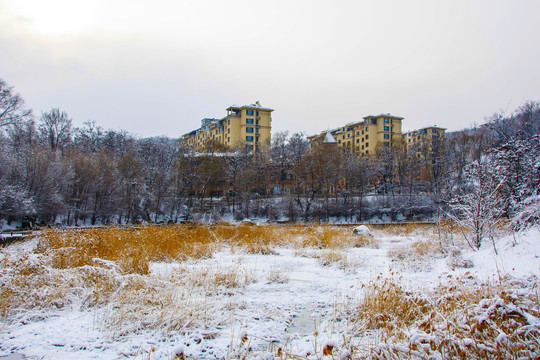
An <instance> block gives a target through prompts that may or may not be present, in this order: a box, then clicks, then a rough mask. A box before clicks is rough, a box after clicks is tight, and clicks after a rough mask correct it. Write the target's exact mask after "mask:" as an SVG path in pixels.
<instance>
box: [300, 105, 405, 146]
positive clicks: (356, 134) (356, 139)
mask: <svg viewBox="0 0 540 360" xmlns="http://www.w3.org/2000/svg"><path fill="white" fill-rule="evenodd" d="M402 120H403V118H402V117H399V116H393V115H390V114H379V115H368V116H365V117H363V120H362V121H358V122H352V123H349V124H347V125H345V126H343V127H339V128H336V129H332V130H328V131H323V132H321V133H320V134H318V135H313V136H310V137H308V140H309V142H310V146H311V148H314V147H317V146H319V145H321V144H322V143H323V142H324V139H325V137H326V134H327V132H330V133H331V134H332V136H333V137H334V139H335V140H336V141H337V144H338V147H339V148H341V149H343V150H347V151H349V152H351V153H354V154H357V155H371V154H375V153H376V149H377V146H393V145H394V144H395V143H398V142H401V139H402V134H401V125H402V124H401V123H402Z"/></svg>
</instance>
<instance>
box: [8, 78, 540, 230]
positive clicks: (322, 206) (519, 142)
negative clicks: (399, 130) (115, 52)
mask: <svg viewBox="0 0 540 360" xmlns="http://www.w3.org/2000/svg"><path fill="white" fill-rule="evenodd" d="M0 129H1V130H2V131H1V133H0V219H4V220H6V221H25V222H26V221H32V222H34V223H46V224H51V223H62V224H66V225H81V224H98V223H99V224H100V223H104V224H108V223H133V222H138V221H143V222H169V221H170V222H179V221H185V220H202V221H219V220H220V219H222V218H224V217H234V218H235V219H243V218H253V217H263V218H267V219H270V220H290V221H294V220H302V221H329V220H331V219H342V220H346V221H350V222H359V221H366V220H370V219H373V218H378V219H382V220H384V221H388V220H394V221H396V220H398V221H399V220H404V219H434V218H439V217H445V216H457V217H460V218H464V217H471V216H472V215H471V214H468V213H467V209H468V208H467V206H469V207H471V206H472V205H471V204H472V202H473V201H474V199H472V198H471V197H472V194H477V193H478V192H479V186H480V185H479V184H483V185H485V186H486V187H487V188H486V189H485V192H486V194H488V193H489V194H491V195H493V198H494V199H496V202H493V201H495V200H493V201H492V203H491V205H493V204H496V206H491V208H493V209H497V211H495V212H494V213H493V214H491V215H489V216H492V217H504V216H506V217H508V218H516V217H523V216H525V215H524V214H528V215H527V216H528V219H529V222H530V219H534V217H535V216H536V215H534V211H532V213H531V209H534V206H535V205H534V204H536V203H537V201H536V200H534V199H535V197H537V196H538V190H539V184H540V161H539V159H540V144H539V139H540V138H539V136H540V105H539V103H538V102H527V103H525V104H523V105H522V106H521V107H520V108H519V109H518V110H516V112H515V113H513V114H510V115H505V114H494V115H493V116H491V117H490V118H488V119H487V122H486V123H485V124H484V125H482V126H479V127H474V128H471V129H465V130H461V131H456V132H452V133H447V135H446V137H443V138H440V137H439V138H437V139H434V140H433V141H430V142H429V143H423V144H420V145H419V146H418V147H417V148H416V150H415V152H414V153H413V154H411V153H408V152H407V148H406V144H405V143H397V144H395V146H392V147H381V148H379V149H378V151H377V154H376V155H375V156H364V157H359V156H356V155H354V154H350V153H346V152H343V151H341V150H339V149H338V148H335V147H334V148H332V147H325V146H321V147H317V148H314V149H310V148H309V144H308V141H307V138H306V136H305V134H301V133H295V134H292V135H289V134H288V133H287V132H278V133H276V134H273V136H272V141H271V143H270V144H268V146H266V147H265V149H264V150H263V151H260V152H257V153H254V154H253V153H251V152H248V151H246V150H245V149H244V148H242V147H239V148H236V149H223V148H221V147H220V146H219V145H218V144H212V143H209V144H208V145H209V146H208V152H206V153H204V154H197V153H193V152H192V151H190V149H187V148H179V147H178V141H177V139H171V138H167V137H154V138H139V137H136V136H134V135H132V134H129V133H128V132H126V131H115V130H105V129H103V128H102V127H100V126H98V125H97V124H96V123H95V122H94V121H87V122H85V123H84V125H83V126H82V127H80V128H79V127H75V126H73V121H72V119H71V118H70V117H69V115H68V114H67V113H66V112H65V111H62V110H61V109H59V108H52V109H51V110H49V111H46V112H42V113H41V114H40V115H39V116H36V115H34V114H32V112H31V111H30V110H28V109H26V108H25V104H24V100H23V99H22V97H21V96H20V95H19V94H17V93H15V91H14V89H13V87H11V86H9V85H8V84H7V83H5V82H4V81H1V80H0ZM225 150H226V151H225ZM486 197H489V196H487V195H485V196H484V198H486ZM526 204H529V205H528V206H529V207H528V208H527V206H526ZM531 204H533V205H531ZM488 205H489V204H488ZM531 206H532V208H531ZM526 208H527V209H528V210H527V211H528V213H527V211H526V210H525V209H526ZM489 216H488V217H489Z"/></svg>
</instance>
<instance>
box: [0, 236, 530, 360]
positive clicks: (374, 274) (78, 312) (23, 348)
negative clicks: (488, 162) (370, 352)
mask: <svg viewBox="0 0 540 360" xmlns="http://www.w3.org/2000/svg"><path fill="white" fill-rule="evenodd" d="M373 234H374V236H375V239H376V241H377V242H378V247H361V248H350V249H346V250H344V251H333V250H324V249H295V248H294V247H292V246H291V247H279V248H274V252H275V253H274V254H270V255H253V254H247V253H245V252H243V251H241V250H240V249H235V248H232V249H231V248H229V247H226V248H225V249H224V250H222V251H220V252H218V253H215V254H214V256H213V257H212V258H210V259H203V260H196V261H189V262H186V263H182V264H178V263H154V264H153V265H152V267H151V274H150V275H149V276H150V277H151V278H152V281H154V282H156V284H157V283H158V282H159V281H164V282H167V281H170V279H171V278H172V277H175V276H176V277H185V278H186V279H187V278H188V277H190V276H191V278H190V281H187V280H186V281H184V280H182V281H183V282H182V281H180V282H176V284H180V283H185V284H193V283H195V282H197V280H200V281H199V286H198V287H197V288H195V287H193V286H190V285H186V286H184V287H182V286H180V285H179V287H178V288H177V289H170V290H171V291H172V293H174V292H177V293H179V294H181V295H179V297H181V298H182V299H184V297H186V296H188V297H189V299H190V305H189V306H191V308H190V309H189V311H190V312H192V313H193V319H194V322H193V323H192V324H190V323H189V321H188V323H187V324H186V325H185V327H184V328H183V329H181V330H172V331H168V330H164V329H160V328H159V327H158V328H152V329H151V330H136V331H122V329H124V328H125V327H126V326H128V325H129V324H126V322H129V321H130V320H129V319H132V317H130V316H129V314H126V315H125V319H124V321H123V322H116V324H120V325H118V326H117V327H111V326H110V322H109V323H108V322H107V319H110V318H112V317H114V312H115V306H114V304H110V305H107V306H104V307H98V306H96V307H91V308H89V307H86V306H84V304H83V302H84V301H85V300H84V297H82V298H81V300H80V301H79V302H74V303H73V304H72V305H71V306H69V307H62V308H60V309H58V310H55V311H53V310H50V311H47V312H40V311H35V312H34V313H30V314H26V315H25V316H24V318H22V319H19V320H18V321H9V322H2V323H0V355H8V354H10V353H22V354H25V355H26V356H27V357H29V358H36V359H73V358H77V359H121V358H126V357H127V358H139V359H148V358H151V359H172V358H173V357H174V353H175V351H180V350H178V349H183V350H182V351H183V353H184V354H185V355H187V356H192V357H194V358H199V359H214V358H218V359H221V358H232V357H234V356H235V355H237V354H243V353H245V352H246V351H247V349H248V348H250V349H251V351H252V352H253V353H260V354H265V353H266V352H271V351H272V349H274V350H275V348H276V347H282V348H283V349H284V350H285V351H289V352H291V353H293V354H298V355H308V354H310V353H313V352H314V351H318V349H319V348H320V347H321V346H324V344H330V345H332V344H335V343H339V342H340V341H341V339H342V337H343V334H344V333H346V332H347V326H348V325H347V322H345V321H339V320H340V319H337V317H338V315H339V314H340V312H341V311H342V310H343V308H346V307H348V306H352V304H355V302H357V301H358V299H359V298H360V296H361V295H362V291H363V285H365V284H367V283H369V282H372V281H374V280H375V279H377V278H378V277H379V278H381V277H382V278H387V277H392V278H395V279H397V280H398V281H400V282H401V284H403V286H404V287H406V288H411V289H415V290H422V289H430V288H433V287H435V286H436V285H437V284H439V283H440V279H441V278H442V277H447V276H448V275H455V276H459V275H463V274H465V273H470V274H472V275H473V276H475V277H478V278H479V279H480V280H489V279H491V278H493V277H494V276H500V275H502V274H510V275H511V276H513V277H516V278H521V277H530V276H531V275H535V276H539V275H540V232H539V231H538V230H531V231H529V232H527V233H524V234H520V235H516V239H515V240H514V236H512V235H510V236H506V237H503V238H501V239H499V240H498V242H497V250H498V255H496V254H495V253H494V249H493V247H492V246H489V244H488V243H486V244H484V246H483V248H482V249H481V250H480V251H477V252H472V251H470V250H468V249H466V248H463V249H462V252H461V254H459V255H456V256H454V259H453V261H452V260H451V256H450V255H447V256H445V255H442V254H437V253H434V254H428V255H426V256H424V257H422V258H420V259H413V260H411V261H407V260H405V261H396V259H397V258H399V257H396V256H395V252H396V249H397V251H399V249H406V248H408V246H409V245H411V244H412V243H414V242H415V241H417V240H419V239H421V238H422V236H424V235H420V234H412V235H401V236H400V235H389V234H387V233H383V232H377V231H374V232H373ZM426 240H427V239H426ZM433 241H435V244H436V243H437V241H438V240H437V239H436V238H435V239H433ZM33 246H35V240H33V241H27V242H24V243H18V244H14V245H11V246H9V247H7V248H5V249H3V250H2V252H3V253H2V254H1V255H2V256H6V254H10V255H14V254H19V255H21V256H22V254H24V253H29V252H31V251H32V247H33ZM332 251H333V252H332ZM389 254H394V255H393V256H389ZM456 257H458V259H455V258H456ZM329 259H330V260H329ZM460 262H461V264H466V266H465V267H463V266H457V267H456V266H455V265H456V264H457V263H460ZM471 264H472V265H473V266H472V267H469V266H470V265H471ZM218 274H222V275H223V281H222V282H221V283H219V281H217V280H216V279H217V276H218ZM203 278H213V279H214V283H212V284H211V283H210V282H206V283H205V282H204V279H203ZM231 279H233V280H234V282H235V283H234V284H231V283H227V282H228V281H229V282H230V281H233V280H231ZM201 284H202V285H201ZM158 293H159V290H156V294H158ZM186 294H187V295H186ZM155 300H156V301H160V299H155ZM182 301H184V302H183V303H182V304H186V302H185V300H182ZM186 306H188V305H186ZM135 315H137V314H135ZM173 316H174V315H173ZM126 319H127V320H126ZM133 319H144V318H141V317H133ZM116 320H118V319H116ZM116 320H115V321H116ZM139 321H144V320H139ZM107 323H108V324H109V326H107V325H105V324H107ZM194 324H196V325H194ZM135 325H136V326H135V327H137V325H140V324H135ZM141 328H144V327H141ZM273 352H274V353H275V351H273Z"/></svg>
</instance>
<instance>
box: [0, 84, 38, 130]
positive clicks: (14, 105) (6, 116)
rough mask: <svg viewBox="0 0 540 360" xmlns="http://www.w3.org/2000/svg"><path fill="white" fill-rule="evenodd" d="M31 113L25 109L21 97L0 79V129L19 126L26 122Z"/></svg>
mask: <svg viewBox="0 0 540 360" xmlns="http://www.w3.org/2000/svg"><path fill="white" fill-rule="evenodd" d="M31 113H32V111H31V110H28V109H25V107H24V100H23V98H22V97H21V95H19V94H17V93H15V92H14V91H13V87H12V86H9V85H8V84H7V83H6V82H5V81H4V80H2V79H0V127H2V126H8V125H15V124H20V123H21V122H24V121H25V120H27V119H28V118H29V117H30V115H31Z"/></svg>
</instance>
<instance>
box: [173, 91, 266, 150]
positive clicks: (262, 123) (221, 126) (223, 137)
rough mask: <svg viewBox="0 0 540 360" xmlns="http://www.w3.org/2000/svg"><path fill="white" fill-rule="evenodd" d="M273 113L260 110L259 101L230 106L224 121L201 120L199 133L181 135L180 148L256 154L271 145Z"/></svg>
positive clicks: (213, 119)
mask: <svg viewBox="0 0 540 360" xmlns="http://www.w3.org/2000/svg"><path fill="white" fill-rule="evenodd" d="M272 111H274V109H271V108H266V107H263V106H262V105H261V104H260V103H259V102H258V101H257V102H255V103H254V104H250V105H242V106H238V105H232V106H229V107H228V108H227V116H225V117H224V118H221V119H215V118H205V119H202V120H201V127H200V128H199V129H196V130H193V131H190V132H189V133H186V134H184V135H182V137H181V138H180V141H179V146H180V147H186V148H189V149H191V150H193V151H196V152H208V151H211V150H212V149H215V148H216V145H221V147H222V148H227V149H233V148H236V147H244V148H245V149H246V150H248V151H251V152H255V151H259V150H261V148H262V147H264V146H269V144H270V136H271V131H272Z"/></svg>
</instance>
